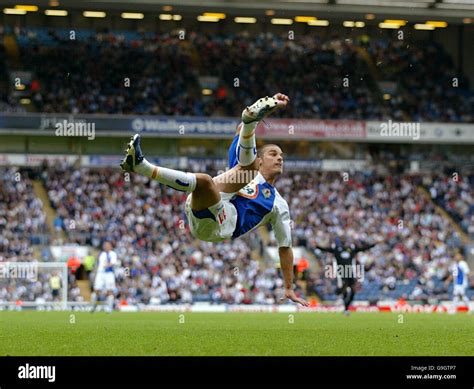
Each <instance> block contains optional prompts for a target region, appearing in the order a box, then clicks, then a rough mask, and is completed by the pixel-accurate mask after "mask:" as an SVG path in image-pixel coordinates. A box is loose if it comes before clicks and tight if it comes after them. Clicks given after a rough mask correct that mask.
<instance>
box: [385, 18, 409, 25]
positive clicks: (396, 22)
mask: <svg viewBox="0 0 474 389" xmlns="http://www.w3.org/2000/svg"><path fill="white" fill-rule="evenodd" d="M407 22H408V21H407V20H402V19H385V20H384V23H389V24H398V25H399V26H404V25H406V24H407Z"/></svg>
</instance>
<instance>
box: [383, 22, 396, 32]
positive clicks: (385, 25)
mask: <svg viewBox="0 0 474 389" xmlns="http://www.w3.org/2000/svg"><path fill="white" fill-rule="evenodd" d="M379 28H386V29H390V30H398V29H399V28H400V24H398V23H387V22H384V23H379Z"/></svg>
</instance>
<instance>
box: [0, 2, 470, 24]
mask: <svg viewBox="0 0 474 389" xmlns="http://www.w3.org/2000/svg"><path fill="white" fill-rule="evenodd" d="M3 3H4V5H5V6H9V5H15V4H23V3H24V2H23V1H20V0H16V1H14V0H7V1H4V2H3ZM35 3H36V5H38V6H40V7H47V8H51V3H53V1H51V0H40V1H36V2H35ZM54 3H56V4H58V5H59V7H60V8H63V9H68V8H69V9H91V10H97V9H101V10H113V9H115V10H124V11H127V10H137V11H138V10H139V11H143V12H146V11H161V10H162V9H163V7H164V6H172V7H173V9H174V10H175V11H182V12H202V11H203V9H206V10H208V11H212V12H226V13H230V14H235V13H239V14H242V15H243V16H258V15H261V14H262V12H265V11H266V10H274V11H275V12H276V14H277V15H285V14H288V15H289V14H295V13H300V14H301V12H305V14H309V15H315V16H317V17H319V16H321V17H330V16H331V17H333V18H339V17H340V18H347V17H356V16H365V15H366V14H367V13H371V14H375V15H376V16H377V18H379V17H380V18H383V17H394V16H397V17H403V18H404V19H406V20H411V19H424V18H430V19H431V20H439V19H440V18H442V19H443V20H446V21H450V22H457V23H461V21H462V19H464V18H474V0H273V1H271V0H200V1H196V0H56V1H54ZM433 18H436V19H433Z"/></svg>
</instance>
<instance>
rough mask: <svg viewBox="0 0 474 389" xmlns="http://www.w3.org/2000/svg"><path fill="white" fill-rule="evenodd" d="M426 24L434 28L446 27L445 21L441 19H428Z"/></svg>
mask: <svg viewBox="0 0 474 389" xmlns="http://www.w3.org/2000/svg"><path fill="white" fill-rule="evenodd" d="M426 24H429V25H430V26H433V27H436V28H446V27H448V23H447V22H443V21H436V20H428V21H427V22H426Z"/></svg>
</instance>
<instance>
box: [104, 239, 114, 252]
mask: <svg viewBox="0 0 474 389" xmlns="http://www.w3.org/2000/svg"><path fill="white" fill-rule="evenodd" d="M103 247H104V250H105V251H110V250H112V243H110V242H109V241H108V240H106V241H105V242H104V246H103Z"/></svg>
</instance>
